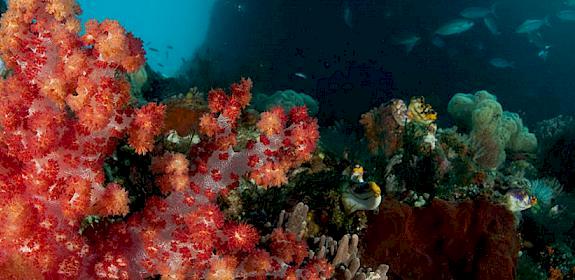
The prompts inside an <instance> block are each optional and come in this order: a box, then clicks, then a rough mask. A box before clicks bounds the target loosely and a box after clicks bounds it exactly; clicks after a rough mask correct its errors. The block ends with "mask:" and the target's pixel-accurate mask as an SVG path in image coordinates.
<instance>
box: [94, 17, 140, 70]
mask: <svg viewBox="0 0 575 280" xmlns="http://www.w3.org/2000/svg"><path fill="white" fill-rule="evenodd" d="M83 40H84V42H85V43H87V44H94V50H95V51H96V52H98V53H99V54H100V58H101V59H102V60H103V61H105V62H106V63H111V64H116V65H120V66H122V67H123V68H124V69H125V70H126V71H127V72H135V71H137V70H138V69H139V68H140V67H141V66H142V65H143V64H144V62H145V57H144V53H143V51H141V49H142V41H140V40H139V39H136V38H134V36H133V35H132V34H131V33H126V31H125V30H124V28H122V26H120V24H119V23H118V22H117V21H114V20H104V21H103V22H102V23H100V24H98V23H97V22H95V21H89V22H88V23H86V34H85V35H84V37H83Z"/></svg>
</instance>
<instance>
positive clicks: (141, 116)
mask: <svg viewBox="0 0 575 280" xmlns="http://www.w3.org/2000/svg"><path fill="white" fill-rule="evenodd" d="M164 110H165V106H164V105H158V104H156V103H148V104H147V105H146V106H144V107H142V108H140V110H138V111H137V112H136V115H135V116H134V120H133V121H132V123H131V124H130V128H129V129H128V134H129V138H128V143H129V144H130V146H132V147H133V148H134V149H135V150H136V153H138V154H141V155H142V154H145V153H147V152H148V151H150V150H151V149H152V147H153V145H154V138H155V137H156V136H157V135H158V134H160V131H161V129H162V126H161V124H162V123H163V119H164Z"/></svg>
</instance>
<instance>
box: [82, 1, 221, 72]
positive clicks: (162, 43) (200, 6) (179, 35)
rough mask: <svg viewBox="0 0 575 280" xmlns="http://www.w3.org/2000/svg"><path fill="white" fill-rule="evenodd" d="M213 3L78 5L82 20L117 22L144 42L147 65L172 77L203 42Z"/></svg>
mask: <svg viewBox="0 0 575 280" xmlns="http://www.w3.org/2000/svg"><path fill="white" fill-rule="evenodd" d="M214 2H215V0H182V1H180V0H165V1H157V0H141V1H133V0H121V1H118V0H97V1H93V0H81V1H79V4H80V6H81V7H82V11H83V13H82V15H81V18H82V21H86V20H87V19H97V20H99V21H101V20H104V19H106V18H109V19H115V20H118V21H119V22H120V23H121V24H122V25H123V26H124V27H125V28H126V29H127V30H128V31H131V32H132V33H134V35H136V36H137V37H139V38H141V39H142V40H144V43H145V48H146V52H147V55H146V57H147V59H148V63H149V64H150V65H151V66H152V67H153V68H155V69H157V70H158V71H160V72H161V73H162V74H164V75H167V76H172V75H174V74H175V73H176V71H177V70H178V69H179V68H180V66H181V63H182V58H188V57H190V56H191V54H192V53H193V52H194V51H195V50H196V49H197V48H198V47H199V46H200V44H202V43H203V40H204V38H205V35H206V32H207V29H208V23H209V19H210V15H211V9H212V7H213V4H214ZM168 46H171V47H172V49H169V48H168ZM150 48H153V49H157V50H158V51H152V50H151V49H150ZM160 64H161V65H162V66H160Z"/></svg>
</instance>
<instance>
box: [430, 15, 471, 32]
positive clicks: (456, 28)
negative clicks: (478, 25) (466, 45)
mask: <svg viewBox="0 0 575 280" xmlns="http://www.w3.org/2000/svg"><path fill="white" fill-rule="evenodd" d="M474 25H475V23H474V22H473V21H472V20H470V19H467V18H459V19H454V20H452V21H449V22H447V23H445V24H444V25H442V26H440V27H439V28H438V29H437V30H436V31H435V34H438V35H443V36H449V35H455V34H460V33H463V32H465V31H467V30H469V29H471V28H472V27H473V26H474Z"/></svg>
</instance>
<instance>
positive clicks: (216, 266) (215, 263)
mask: <svg viewBox="0 0 575 280" xmlns="http://www.w3.org/2000/svg"><path fill="white" fill-rule="evenodd" d="M237 266H238V261H237V259H236V258H235V257H232V256H223V257H215V258H214V259H213V260H212V262H211V265H210V269H209V270H208V272H207V273H206V275H205V279H207V280H233V279H236V278H235V271H236V267H237Z"/></svg>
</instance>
